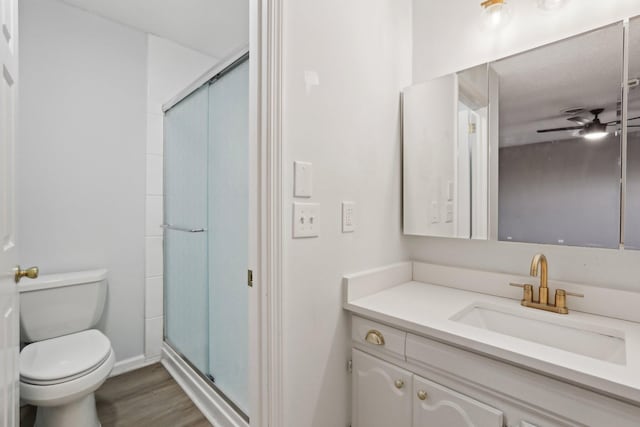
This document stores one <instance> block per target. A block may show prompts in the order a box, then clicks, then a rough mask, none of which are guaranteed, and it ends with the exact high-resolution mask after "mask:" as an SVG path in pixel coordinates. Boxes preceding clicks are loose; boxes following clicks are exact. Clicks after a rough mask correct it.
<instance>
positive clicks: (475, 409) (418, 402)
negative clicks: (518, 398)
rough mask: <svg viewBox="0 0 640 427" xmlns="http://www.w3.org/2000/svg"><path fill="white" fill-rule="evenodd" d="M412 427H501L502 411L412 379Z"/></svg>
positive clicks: (417, 379)
mask: <svg viewBox="0 0 640 427" xmlns="http://www.w3.org/2000/svg"><path fill="white" fill-rule="evenodd" d="M413 396H414V397H413V398H414V402H415V404H414V406H413V427H433V426H447V427H502V425H503V424H502V411H499V410H497V409H495V408H492V407H491V406H488V405H485V404H484V403H481V402H478V401H477V400H474V399H472V398H470V397H468V396H465V395H463V394H460V393H458V392H456V391H453V390H451V389H448V388H446V387H443V386H441V385H440V384H436V383H434V382H432V381H429V380H427V379H424V378H421V377H418V376H414V377H413Z"/></svg>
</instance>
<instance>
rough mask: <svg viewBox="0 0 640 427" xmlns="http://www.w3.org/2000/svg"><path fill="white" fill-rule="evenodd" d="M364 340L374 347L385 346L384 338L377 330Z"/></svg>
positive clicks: (373, 330) (369, 333)
mask: <svg viewBox="0 0 640 427" xmlns="http://www.w3.org/2000/svg"><path fill="white" fill-rule="evenodd" d="M364 339H365V341H366V342H368V343H371V344H374V345H384V336H382V334H381V333H380V331H376V330H375V329H371V330H370V331H369V332H367V336H366V337H365V338H364Z"/></svg>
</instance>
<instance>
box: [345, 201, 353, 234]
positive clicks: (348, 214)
mask: <svg viewBox="0 0 640 427" xmlns="http://www.w3.org/2000/svg"><path fill="white" fill-rule="evenodd" d="M355 229H356V204H355V202H342V232H343V233H352V232H354V231H355Z"/></svg>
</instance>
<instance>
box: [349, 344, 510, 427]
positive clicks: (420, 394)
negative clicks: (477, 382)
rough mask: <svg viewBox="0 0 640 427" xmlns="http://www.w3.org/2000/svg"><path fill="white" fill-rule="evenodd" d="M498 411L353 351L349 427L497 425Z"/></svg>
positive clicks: (498, 426) (498, 425)
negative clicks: (351, 413)
mask: <svg viewBox="0 0 640 427" xmlns="http://www.w3.org/2000/svg"><path fill="white" fill-rule="evenodd" d="M502 425H503V423H502V412H501V411H499V410H497V409H495V408H492V407H490V406H488V405H485V404H483V403H481V402H479V401H477V400H475V399H471V398H470V397H468V396H465V395H462V394H460V393H457V392H455V391H453V390H450V389H448V388H446V387H443V386H441V385H440V384H437V383H434V382H432V381H429V380H427V379H426V378H422V377H420V376H418V375H414V374H412V373H411V372H409V371H407V370H405V369H402V368H400V367H397V366H394V365H392V364H390V363H387V362H385V361H383V360H381V359H378V358H376V357H373V356H371V355H368V354H366V353H363V352H361V351H359V350H353V419H352V426H353V427H392V426H393V427H433V426H447V427H473V426H481V427H502Z"/></svg>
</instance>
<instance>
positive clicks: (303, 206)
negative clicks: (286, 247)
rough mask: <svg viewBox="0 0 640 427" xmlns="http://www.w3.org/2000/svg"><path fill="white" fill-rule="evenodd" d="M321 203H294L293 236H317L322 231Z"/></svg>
mask: <svg viewBox="0 0 640 427" xmlns="http://www.w3.org/2000/svg"><path fill="white" fill-rule="evenodd" d="M319 212H320V205H319V204H318V203H298V202H295V203H294V204H293V237H294V238H300V237H317V236H318V234H319V233H320V216H319Z"/></svg>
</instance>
